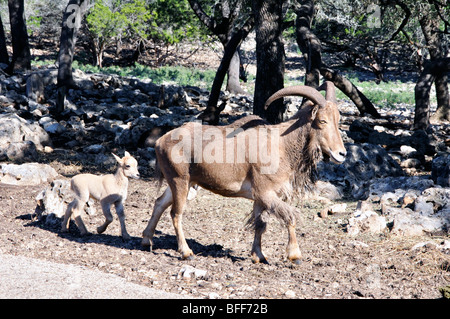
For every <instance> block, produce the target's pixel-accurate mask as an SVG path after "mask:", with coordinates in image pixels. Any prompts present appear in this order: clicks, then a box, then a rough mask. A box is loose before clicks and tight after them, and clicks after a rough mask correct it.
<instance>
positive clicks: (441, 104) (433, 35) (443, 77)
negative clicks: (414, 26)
mask: <svg viewBox="0 0 450 319" xmlns="http://www.w3.org/2000/svg"><path fill="white" fill-rule="evenodd" d="M419 23H420V27H421V29H422V33H423V35H424V37H425V41H426V43H427V46H428V52H429V53H430V60H431V62H433V61H436V60H439V59H442V58H444V57H445V53H444V50H443V49H442V43H441V39H440V33H438V32H437V31H438V30H439V23H440V21H439V19H438V17H437V14H436V13H434V12H433V11H432V10H431V9H429V10H427V12H425V14H424V16H423V17H422V19H420V20H419ZM417 84H418V83H417ZM434 85H435V88H436V98H437V105H438V107H437V110H436V118H437V119H438V120H450V115H449V114H450V99H449V92H448V76H447V74H445V73H442V74H438V75H436V78H435V79H434ZM416 105H417V101H416Z"/></svg>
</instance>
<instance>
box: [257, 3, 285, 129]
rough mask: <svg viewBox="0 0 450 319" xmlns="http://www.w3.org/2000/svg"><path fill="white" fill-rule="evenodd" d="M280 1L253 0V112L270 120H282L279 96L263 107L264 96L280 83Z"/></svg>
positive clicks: (281, 24) (277, 87) (281, 53)
mask: <svg viewBox="0 0 450 319" xmlns="http://www.w3.org/2000/svg"><path fill="white" fill-rule="evenodd" d="M283 2H284V1H280V0H265V1H264V0H253V2H252V9H253V13H254V15H255V30H256V68H257V70H256V81H255V95H254V99H253V113H254V114H256V115H259V116H262V117H264V118H266V119H267V120H268V121H269V122H271V123H279V122H282V121H283V114H284V111H285V106H284V103H283V100H282V99H279V100H277V101H275V102H274V103H272V104H271V105H270V107H269V109H268V110H264V104H265V103H266V100H267V99H268V98H269V97H270V96H271V95H272V94H273V93H275V92H276V91H278V90H280V89H282V88H283V86H284V59H285V56H284V46H283V40H282V34H281V33H282V26H283V12H282V7H283Z"/></svg>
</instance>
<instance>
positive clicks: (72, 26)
mask: <svg viewBox="0 0 450 319" xmlns="http://www.w3.org/2000/svg"><path fill="white" fill-rule="evenodd" d="M86 6H87V0H70V1H69V3H68V4H67V7H66V9H65V10H64V15H63V21H62V28H61V38H60V47H59V56H58V64H59V67H58V77H57V79H58V84H57V86H58V99H57V102H56V112H57V113H58V114H61V113H62V112H63V111H64V101H65V97H66V93H67V90H68V89H69V88H70V87H74V86H76V85H75V82H74V80H73V76H72V62H73V54H74V50H75V43H76V41H77V36H76V35H77V31H78V29H79V28H80V25H81V20H82V17H83V14H84V12H85V9H86Z"/></svg>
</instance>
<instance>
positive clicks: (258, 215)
mask: <svg viewBox="0 0 450 319" xmlns="http://www.w3.org/2000/svg"><path fill="white" fill-rule="evenodd" d="M263 212H264V206H262V205H261V203H259V202H257V201H255V202H254V203H253V211H252V214H253V216H252V219H253V220H252V221H253V225H252V226H253V227H254V229H255V237H254V239H253V245H252V251H251V258H252V262H253V263H255V264H257V263H264V264H267V263H268V262H267V259H266V257H265V256H264V254H263V253H262V247H261V244H262V235H263V234H264V232H265V231H266V228H267V222H265V221H263V218H262V214H263Z"/></svg>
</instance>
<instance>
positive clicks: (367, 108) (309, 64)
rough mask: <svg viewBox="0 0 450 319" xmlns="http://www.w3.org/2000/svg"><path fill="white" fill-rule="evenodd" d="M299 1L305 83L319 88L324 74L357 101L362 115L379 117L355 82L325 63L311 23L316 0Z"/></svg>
mask: <svg viewBox="0 0 450 319" xmlns="http://www.w3.org/2000/svg"><path fill="white" fill-rule="evenodd" d="M299 3H300V6H299V7H298V9H297V10H296V14H297V19H296V36H297V43H298V45H299V47H300V50H301V51H302V53H303V56H304V58H305V62H306V77H305V85H308V86H312V87H315V88H317V87H318V86H319V79H320V75H322V76H323V77H324V78H325V79H326V80H328V81H332V82H333V83H334V85H336V87H337V88H338V89H339V90H341V91H342V92H343V93H344V94H345V95H347V96H348V97H349V98H350V99H351V100H352V101H353V103H355V105H356V107H357V108H358V110H359V112H360V115H364V114H370V115H372V116H373V117H375V118H379V117H380V114H379V113H378V111H377V110H376V109H375V107H374V105H373V104H372V103H371V102H370V101H369V99H368V98H367V97H366V96H365V95H364V94H363V93H362V92H361V91H359V90H358V88H357V87H355V86H354V85H353V83H351V82H350V81H349V80H348V79H346V78H345V77H344V76H342V75H341V74H339V73H338V72H337V71H334V70H332V69H330V68H329V67H327V66H326V65H325V64H323V62H322V58H321V43H320V40H319V39H318V38H317V36H316V35H315V34H314V33H313V32H312V31H311V23H312V20H313V16H314V0H303V1H299Z"/></svg>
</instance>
